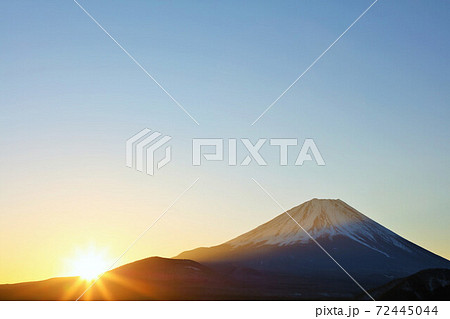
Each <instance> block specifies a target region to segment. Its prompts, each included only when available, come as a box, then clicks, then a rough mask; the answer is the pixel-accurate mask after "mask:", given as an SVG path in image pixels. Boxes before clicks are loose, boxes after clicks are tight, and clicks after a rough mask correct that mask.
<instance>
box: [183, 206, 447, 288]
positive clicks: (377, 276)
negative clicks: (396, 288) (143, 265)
mask: <svg viewBox="0 0 450 319" xmlns="http://www.w3.org/2000/svg"><path fill="white" fill-rule="evenodd" d="M288 213H289V215H291V216H292V218H293V219H295V220H296V221H297V222H298V223H299V224H300V225H302V227H303V228H304V229H305V230H306V231H307V232H308V233H309V234H310V235H311V237H313V238H314V239H315V240H316V241H317V242H318V243H320V245H321V246H322V247H323V248H324V249H325V250H326V251H327V252H329V253H330V254H331V255H332V256H333V258H334V259H335V260H336V261H338V262H339V264H341V265H342V266H343V267H344V268H345V269H346V270H347V271H349V272H350V273H351V274H352V275H353V276H354V277H356V278H357V279H358V280H359V281H361V282H362V283H364V284H365V285H366V286H368V287H369V288H370V287H376V286H379V285H381V284H383V283H386V282H387V281H390V280H392V279H394V278H399V277H404V276H407V275H410V274H412V273H415V272H417V271H419V270H422V269H426V268H450V262H449V261H448V260H446V259H444V258H442V257H439V256H437V255H435V254H433V253H431V252H429V251H427V250H425V249H423V248H421V247H419V246H417V245H415V244H414V243H412V242H410V241H408V240H406V239H404V238H402V237H400V236H398V235H397V234H395V233H393V232H392V231H390V230H389V229H387V228H385V227H383V226H382V225H380V224H378V223H376V222H375V221H373V220H371V219H370V218H368V217H367V216H365V215H363V214H361V213H360V212H358V211H357V210H356V209H354V208H352V207H350V206H349V205H347V204H346V203H344V202H343V201H341V200H329V199H313V200H310V201H308V202H306V203H303V204H302V205H300V206H297V207H294V208H292V209H291V210H289V211H288ZM175 258H188V259H192V260H196V261H198V262H201V263H203V264H206V265H209V266H214V267H226V266H230V265H233V266H240V267H251V268H255V269H257V270H260V271H266V272H278V273H279V272H283V273H286V274H290V275H301V276H310V277H311V276H312V277H318V278H319V277H320V278H327V277H330V278H334V279H333V280H334V282H336V286H340V285H342V284H344V283H348V281H349V278H348V277H347V276H346V275H345V274H344V273H343V272H342V270H341V269H340V268H339V267H338V266H337V265H336V264H335V263H334V262H333V261H332V260H331V259H330V258H329V257H328V256H327V255H326V254H325V253H324V252H323V251H322V250H321V249H320V248H319V247H318V246H317V244H316V243H314V242H313V240H311V238H310V237H309V236H308V234H306V233H305V232H304V231H303V230H302V229H301V228H300V227H299V226H298V225H297V224H296V223H295V222H294V221H293V220H292V219H291V218H290V217H289V216H288V215H287V214H285V213H282V214H280V215H279V216H277V217H275V218H274V219H272V220H270V221H269V222H267V223H265V224H263V225H261V226H259V227H256V228H255V229H253V230H251V231H249V232H247V233H245V234H243V235H241V236H238V237H236V238H234V239H232V240H230V241H228V242H225V243H224V244H221V245H218V246H214V247H209V248H198V249H194V250H191V251H186V252H183V253H181V254H180V255H178V256H177V257H175ZM336 278H338V279H336ZM354 288H357V287H354Z"/></svg>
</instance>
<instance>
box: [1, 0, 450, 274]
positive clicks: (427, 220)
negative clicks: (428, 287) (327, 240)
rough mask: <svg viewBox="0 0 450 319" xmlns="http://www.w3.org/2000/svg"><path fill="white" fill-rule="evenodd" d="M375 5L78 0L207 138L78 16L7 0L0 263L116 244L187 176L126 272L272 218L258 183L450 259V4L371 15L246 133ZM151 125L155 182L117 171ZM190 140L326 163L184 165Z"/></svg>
mask: <svg viewBox="0 0 450 319" xmlns="http://www.w3.org/2000/svg"><path fill="white" fill-rule="evenodd" d="M370 3H371V2H370V1H347V0H346V1H339V2H338V1H284V2H282V3H280V2H279V1H264V2H261V1H248V2H246V3H242V2H241V1H226V2H209V1H194V2H187V1H185V2H183V1H170V2H169V1H164V2H163V1H82V0H80V4H81V5H83V6H84V7H85V8H86V10H88V11H89V12H90V13H91V14H92V15H93V16H94V17H95V18H96V19H97V20H98V21H99V22H100V23H101V24H102V25H103V26H104V28H105V29H107V30H108V31H109V32H110V33H111V35H113V36H114V37H115V38H116V39H117V40H118V41H119V42H120V43H121V44H122V45H123V46H124V47H125V48H126V49H127V50H128V51H129V52H130V53H131V54H132V55H133V56H134V57H135V58H136V60H138V61H139V62H140V63H141V64H142V65H143V66H144V67H145V68H146V69H147V70H148V71H149V72H150V73H151V74H152V75H153V76H154V77H155V78H156V79H158V81H160V82H161V83H162V85H163V86H164V87H165V88H166V89H167V90H168V91H169V92H170V93H171V94H172V95H173V96H174V97H175V98H176V99H177V100H178V101H179V102H180V103H181V104H182V105H183V106H185V107H186V108H187V109H188V110H189V112H190V113H191V114H192V115H193V116H194V117H195V118H196V119H197V120H198V121H199V123H200V126H197V125H196V124H195V123H194V122H192V121H191V120H190V119H189V118H188V117H187V116H186V115H185V114H184V113H183V112H182V111H180V110H179V109H178V107H177V106H176V105H175V104H174V103H173V101H171V100H170V99H169V98H168V97H167V95H165V94H164V92H162V90H161V89H160V88H158V87H157V86H156V85H155V83H153V82H152V80H151V79H149V78H148V77H147V76H146V75H145V74H144V72H142V70H140V69H139V68H138V67H137V66H136V65H135V64H134V63H133V62H132V61H131V60H130V59H129V57H127V56H126V55H125V54H124V52H122V51H121V50H120V49H119V48H118V47H117V45H116V44H115V43H114V42H113V41H112V40H111V39H110V38H108V37H107V36H106V34H104V33H103V32H102V31H101V30H100V29H99V28H98V27H97V26H96V25H95V24H94V23H93V22H92V21H91V20H90V19H89V18H88V17H87V16H86V15H85V14H84V13H83V12H82V11H81V9H80V8H79V7H78V6H77V5H76V4H75V3H74V2H72V1H20V2H17V1H14V2H3V3H1V4H0V10H1V12H2V16H3V17H2V19H1V20H0V27H1V30H3V32H1V33H0V41H1V43H2V46H1V48H2V49H1V50H0V66H1V67H0V69H1V73H0V81H1V83H2V84H1V86H0V107H1V110H2V112H1V117H0V123H1V126H0V132H1V136H2V137H1V139H0V141H1V147H2V150H3V152H2V156H0V162H1V166H0V176H1V182H0V187H1V193H2V195H0V207H1V213H0V214H1V223H0V228H1V231H0V233H2V241H0V242H2V249H6V246H7V245H8V244H7V243H6V238H12V240H13V241H17V242H18V243H19V244H17V249H18V250H22V251H24V252H25V251H28V252H29V251H30V250H33V249H35V248H36V247H34V246H32V245H31V246H30V244H25V243H23V242H22V241H21V240H20V238H22V237H21V236H23V233H24V232H26V231H30V230H33V234H34V235H35V236H36V237H35V238H36V245H38V244H37V243H40V242H42V241H41V239H42V240H44V239H43V238H44V237H45V236H47V235H46V234H49V233H51V234H54V235H52V236H51V240H56V239H57V238H59V237H58V236H61V234H60V233H59V232H58V231H57V229H60V228H61V227H62V228H64V227H67V229H66V228H64V229H65V233H67V232H70V235H68V238H70V239H71V240H67V242H66V243H64V244H61V247H60V249H61V250H64V249H67V247H70V246H71V245H73V242H74V240H75V239H74V238H77V240H78V239H79V240H80V241H81V242H84V241H88V239H89V240H91V239H92V240H93V241H95V242H107V240H108V238H109V239H111V237H114V238H115V236H116V234H117V238H118V242H119V239H120V242H124V245H126V243H127V242H130V241H132V239H133V234H136V236H137V235H138V234H139V232H140V230H141V227H142V225H145V224H150V223H151V221H152V220H153V216H154V215H155V216H156V215H158V214H159V212H160V211H161V209H163V208H164V207H166V206H167V205H168V204H169V203H170V202H171V201H172V200H173V198H175V197H176V196H177V195H178V194H179V193H180V192H181V191H182V190H183V189H184V188H185V187H187V185H189V184H190V183H191V182H192V181H193V180H194V179H195V178H196V177H201V180H200V182H199V184H198V185H196V187H195V189H193V190H192V192H191V193H190V194H189V195H188V196H187V198H186V201H184V202H180V204H179V206H178V207H176V208H174V209H175V213H174V214H173V215H171V216H168V218H167V220H166V221H165V222H163V223H161V226H160V228H159V230H155V232H154V233H153V234H152V235H149V236H148V237H147V238H146V239H144V240H143V243H142V244H141V245H142V246H140V247H137V248H136V251H135V252H131V253H130V256H129V259H128V260H133V259H137V258H142V257H146V256H148V255H152V254H155V255H156V254H159V255H167V256H172V255H175V254H176V253H177V252H179V251H181V250H183V249H189V248H193V247H196V246H199V245H212V244H217V243H220V242H222V241H225V240H227V239H230V238H231V237H232V236H235V235H238V234H240V233H242V232H244V231H246V230H249V229H250V228H252V227H254V226H256V225H258V224H260V223H262V222H265V221H267V220H268V219H270V218H272V217H274V216H275V215H276V214H278V213H281V212H279V209H278V207H277V206H276V205H275V204H273V203H272V202H271V201H270V199H268V198H267V196H266V195H265V194H264V193H262V192H261V190H259V189H258V188H257V186H256V185H255V184H254V183H253V182H252V181H251V177H254V178H256V179H258V180H259V181H260V182H261V184H263V185H265V186H266V187H267V189H269V190H270V191H272V193H273V194H274V196H275V197H276V198H277V199H278V200H279V201H280V202H281V203H282V204H283V205H284V206H285V207H286V208H290V207H292V206H295V205H298V204H300V203H302V202H304V201H306V200H309V199H311V198H313V197H319V198H341V199H342V200H344V201H346V202H347V203H348V204H350V205H352V206H354V207H355V208H357V209H358V210H360V211H361V212H362V213H364V214H366V215H368V216H369V217H371V218H373V219H375V220H376V221H378V222H380V223H381V224H383V225H384V226H386V227H388V228H390V229H392V230H393V231H395V232H397V233H399V234H400V235H402V236H405V237H406V238H408V239H410V240H412V241H414V242H416V243H417V244H420V245H423V246H424V247H425V248H427V249H430V250H432V251H434V252H437V253H439V254H441V255H444V256H446V257H447V258H448V257H450V250H449V249H448V241H449V239H450V238H449V235H448V233H447V229H446V227H447V225H448V224H449V223H450V217H449V214H448V208H449V207H450V199H449V196H448V193H449V190H450V169H449V167H450V166H449V158H450V156H449V155H450V146H449V143H448V141H449V138H450V130H449V126H448V121H449V119H450V108H449V92H450V91H449V90H448V83H449V80H450V79H449V76H450V72H449V71H450V67H449V64H448V50H449V47H450V39H449V36H448V30H449V24H450V22H449V21H448V12H449V9H450V8H449V7H450V4H449V3H448V2H447V1H433V2H430V1H383V0H380V1H378V3H377V4H375V5H374V7H373V8H372V9H371V10H370V11H369V12H368V13H367V14H366V15H365V16H364V17H363V18H362V19H361V20H360V21H359V22H358V23H357V24H356V25H355V26H354V27H353V28H352V29H351V30H350V31H349V32H348V33H347V34H346V35H345V36H344V37H343V38H342V39H341V40H340V41H339V42H338V43H337V44H336V45H335V46H334V47H333V48H332V49H331V50H330V51H329V52H328V53H327V54H326V55H325V56H324V57H323V58H322V59H321V60H320V61H319V62H318V63H317V64H316V65H315V66H314V67H313V68H312V69H311V70H310V72H308V73H307V74H306V75H305V76H304V77H303V78H302V79H301V80H300V81H299V82H298V83H297V84H296V85H295V86H294V87H293V88H292V89H291V90H290V91H289V92H288V93H287V94H286V95H285V96H284V97H283V98H282V99H281V100H280V101H279V102H278V103H277V104H276V105H275V106H274V107H273V108H272V109H271V110H270V111H269V112H268V113H267V114H266V115H265V116H264V117H263V118H261V120H260V121H259V122H258V123H256V124H255V125H254V126H251V125H250V124H251V123H252V122H253V121H254V120H255V119H256V118H257V117H258V116H259V114H261V112H262V111H263V110H264V109H265V108H266V107H267V106H268V105H269V104H270V103H271V102H272V101H273V100H274V99H275V98H276V97H277V96H278V95H279V94H280V93H281V92H282V91H283V90H285V89H286V88H287V87H288V86H289V85H290V84H291V83H292V81H294V80H295V79H296V78H297V77H298V76H299V75H300V74H301V73H302V72H303V71H304V70H305V69H306V68H307V67H308V66H309V65H310V63H311V62H312V61H314V59H315V58H316V57H317V56H318V55H320V54H321V53H322V52H323V51H324V50H325V49H326V48H327V47H328V46H329V45H330V44H331V43H332V42H333V41H334V40H335V39H336V38H337V37H338V36H339V35H340V34H341V33H342V32H343V31H344V30H345V29H346V28H347V26H348V25H349V24H350V23H352V22H353V21H354V20H355V19H356V17H357V16H359V15H360V14H361V13H362V12H363V11H364V10H365V9H366V8H367V7H368V6H369V5H370ZM144 127H149V128H152V129H156V130H159V131H161V132H163V133H165V134H168V135H171V136H173V137H174V138H173V149H174V160H173V162H172V163H170V165H168V166H167V167H165V168H164V171H161V174H159V175H157V176H154V177H148V176H144V175H142V174H138V173H137V172H134V171H132V170H129V169H127V168H126V167H125V164H124V143H125V140H126V139H127V138H128V137H130V136H131V135H133V134H134V133H136V132H138V131H139V130H141V129H142V128H144ZM193 137H225V138H228V137H235V138H240V137H247V138H251V139H253V140H256V139H257V138H259V137H298V138H299V139H304V138H314V140H315V142H316V144H317V145H318V147H319V148H320V150H321V152H322V155H323V157H324V159H325V161H326V163H327V165H326V166H325V167H316V166H314V165H305V166H303V167H293V166H290V167H278V166H276V165H272V166H270V167H257V166H254V165H251V166H249V167H245V168H244V167H232V168H230V167H227V166H226V165H225V164H224V163H209V164H208V165H205V166H202V167H192V166H191V165H190V158H191V154H190V143H191V139H192V138H193ZM152 194H157V195H155V196H152ZM55 203H58V204H55ZM83 212H85V213H83ZM177 213H178V214H177ZM83 214H86V215H83ZM80 216H82V217H81V218H86V224H78V223H77V222H76V220H77V219H78V218H80ZM97 217H98V218H97ZM30 220H32V221H33V222H27V221H30ZM98 220H102V221H103V222H102V227H100V226H99V225H98ZM105 220H106V221H110V223H112V224H109V223H108V222H105ZM24 223H25V224H27V225H28V226H27V227H29V228H26V227H24V226H23V225H24ZM43 224H45V225H46V226H45V227H44V226H42V225H43ZM91 224H92V225H91ZM48 225H51V226H48ZM119 226H120V227H119ZM47 227H50V228H49V229H48V228H47ZM205 229H206V230H205ZM122 231H123V232H125V233H121V232H122ZM72 232H73V233H72ZM167 233H171V234H174V233H175V234H179V236H180V237H177V236H173V237H172V240H169V241H168V240H167V239H165V238H166V234H167ZM79 234H85V235H86V236H84V237H83V236H82V237H80V238H79V237H77V236H78V235H79ZM192 234H196V235H195V236H193V239H192V240H190V241H183V244H180V240H179V239H180V238H185V237H186V236H192ZM11 236H12V237H11ZM102 236H103V237H102ZM45 238H46V237H45ZM87 238H88V239H87ZM49 240H50V239H49ZM40 246H42V245H40ZM120 248H121V247H117V251H116V250H114V249H116V248H114V249H113V251H112V254H113V255H114V254H116V255H117V254H118V252H119V251H120ZM55 254H56V253H55ZM24 256H25V255H24ZM28 257H29V256H28ZM23 258H25V257H23ZM29 258H32V257H29ZM36 258H37V257H36ZM20 263H21V259H20V258H19V257H17V259H15V260H13V261H11V262H10V263H9V264H8V265H6V264H5V265H0V266H3V267H5V268H6V269H9V268H12V267H16V266H17V265H18V264H20ZM55 272H56V270H55ZM49 275H50V273H49ZM29 277H30V278H28V277H27V278H28V279H31V277H32V276H31V275H30V276H29ZM8 278H9V277H8ZM0 279H1V278H0ZM16 279H17V280H22V279H21V278H19V277H17V278H16V277H14V279H10V278H9V279H5V278H3V279H1V280H16ZM25 279H26V278H25Z"/></svg>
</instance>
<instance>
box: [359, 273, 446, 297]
mask: <svg viewBox="0 0 450 319" xmlns="http://www.w3.org/2000/svg"><path fill="white" fill-rule="evenodd" d="M370 294H371V295H372V296H373V297H374V298H375V299H376V300H409V301H410V300H450V269H426V270H421V271H419V272H418V273H415V274H413V275H411V276H408V277H405V278H400V279H395V280H393V281H391V282H389V283H387V284H385V285H383V286H381V287H379V288H376V289H373V290H371V291H370ZM361 298H362V299H367V296H366V295H361Z"/></svg>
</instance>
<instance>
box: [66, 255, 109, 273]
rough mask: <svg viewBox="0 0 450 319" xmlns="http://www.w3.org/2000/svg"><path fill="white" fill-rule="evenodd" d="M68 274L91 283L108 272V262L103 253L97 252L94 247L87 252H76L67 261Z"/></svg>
mask: <svg viewBox="0 0 450 319" xmlns="http://www.w3.org/2000/svg"><path fill="white" fill-rule="evenodd" d="M68 265H69V268H70V273H71V274H72V275H75V276H80V277H81V278H82V279H84V280H87V281H91V280H94V279H96V278H97V277H98V276H100V275H101V274H102V273H103V272H105V271H107V270H108V266H109V264H108V261H107V258H106V253H105V251H99V250H97V249H95V248H94V247H90V248H89V249H87V250H77V252H76V254H75V255H74V256H73V257H72V258H70V259H69V260H68Z"/></svg>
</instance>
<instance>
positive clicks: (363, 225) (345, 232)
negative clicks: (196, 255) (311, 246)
mask: <svg viewBox="0 0 450 319" xmlns="http://www.w3.org/2000/svg"><path fill="white" fill-rule="evenodd" d="M294 220H295V221H294ZM300 226H301V227H300ZM302 228H303V229H302ZM335 236H346V237H348V238H350V239H352V240H354V241H356V242H358V243H360V244H362V245H365V246H367V247H369V248H372V249H374V250H376V251H379V252H380V253H383V254H385V255H387V254H386V253H385V252H383V251H380V250H379V248H377V247H379V246H380V244H381V241H382V242H384V243H389V244H393V245H396V246H398V247H401V248H403V249H406V250H408V249H409V248H408V247H407V246H406V245H405V243H403V242H402V240H401V238H400V237H399V236H398V235H396V234H395V233H393V232H391V231H390V230H388V229H387V228H385V227H383V226H381V225H380V224H378V223H376V222H375V221H373V220H371V219H370V218H368V217H366V216H365V215H363V214H361V213H360V212H358V211H357V210H356V209H354V208H353V207H351V206H349V205H347V204H346V203H344V202H343V201H341V200H340V199H316V198H315V199H312V200H310V201H308V202H305V203H303V204H301V205H299V206H297V207H294V208H292V209H290V210H288V211H287V212H283V213H281V214H280V215H278V216H277V217H275V218H274V219H272V220H270V221H269V222H267V223H265V224H263V225H261V226H259V227H257V228H255V229H253V230H251V231H249V232H247V233H245V234H243V235H241V236H239V237H237V238H234V239H232V240H230V241H228V242H226V244H229V245H231V246H233V247H239V246H247V245H256V246H259V245H280V246H281V245H293V244H306V243H308V242H310V241H311V237H313V238H314V239H316V240H317V239H333V238H334V237H335Z"/></svg>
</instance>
